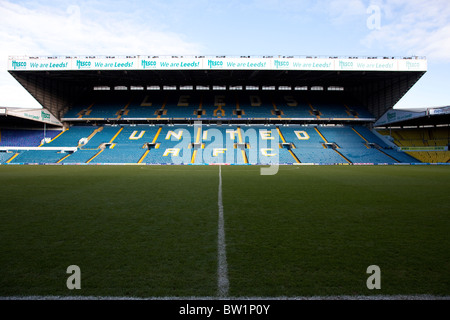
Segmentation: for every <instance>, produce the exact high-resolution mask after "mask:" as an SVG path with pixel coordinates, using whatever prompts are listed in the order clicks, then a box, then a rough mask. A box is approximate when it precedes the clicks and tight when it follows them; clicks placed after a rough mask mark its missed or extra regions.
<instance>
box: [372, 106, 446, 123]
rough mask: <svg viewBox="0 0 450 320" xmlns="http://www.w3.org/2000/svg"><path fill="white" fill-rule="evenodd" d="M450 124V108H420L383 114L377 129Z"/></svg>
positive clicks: (392, 110) (389, 111) (390, 111)
mask: <svg viewBox="0 0 450 320" xmlns="http://www.w3.org/2000/svg"><path fill="white" fill-rule="evenodd" d="M445 124H446V125H449V124H450V106H446V107H436V108H418V109H409V110H400V109H397V110H395V109H391V110H388V111H387V112H386V113H385V114H383V115H382V116H381V117H380V118H379V119H378V121H377V122H375V124H374V126H375V127H393V126H395V127H398V126H400V127H409V126H428V125H432V126H436V125H445Z"/></svg>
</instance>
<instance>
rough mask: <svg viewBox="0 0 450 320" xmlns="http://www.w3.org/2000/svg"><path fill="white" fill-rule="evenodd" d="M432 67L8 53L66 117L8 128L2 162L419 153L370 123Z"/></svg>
mask: <svg viewBox="0 0 450 320" xmlns="http://www.w3.org/2000/svg"><path fill="white" fill-rule="evenodd" d="M426 70H427V60H426V59H425V58H419V57H406V58H395V57H394V58H393V57H381V58H380V57H346V58H340V57H296V56H291V57H288V56H240V57H230V56H83V57H81V56H80V57H60V56H56V57H10V58H9V60H8V71H9V73H10V74H11V75H12V76H13V77H14V78H15V79H16V80H17V81H18V82H19V83H20V84H21V85H22V86H23V87H24V88H25V89H26V90H27V91H28V92H29V93H30V94H31V95H32V96H33V97H35V98H36V100H37V101H38V102H40V103H41V104H42V106H43V107H44V108H45V109H46V110H48V112H49V113H50V114H51V116H52V118H54V119H55V123H56V122H60V123H61V125H62V128H60V130H59V131H58V130H52V134H53V135H51V136H45V137H42V134H41V133H40V132H39V130H25V129H26V128H23V127H22V128H19V129H20V130H17V129H15V131H14V132H10V131H13V130H12V129H2V131H1V133H2V136H1V137H2V139H1V140H0V151H2V157H1V158H0V163H4V164H6V163H7V164H14V163H52V164H56V163H58V164H94V163H95V164H113V163H118V164H213V163H224V164H263V165H264V164H305V163H314V164H358V163H374V164H379V163H383V164H391V163H395V164H398V163H417V162H420V161H419V160H417V159H416V158H414V157H412V156H411V154H407V153H405V152H403V150H401V149H399V148H398V146H396V145H395V144H393V143H392V141H391V140H389V139H387V138H386V137H385V136H384V135H382V134H379V133H378V132H377V131H375V130H374V129H373V125H374V123H375V122H376V121H377V120H379V119H380V117H382V116H383V115H384V114H385V113H386V112H387V111H388V110H390V109H392V107H393V106H394V105H395V104H396V103H397V102H398V101H399V100H400V99H401V98H402V96H403V95H404V94H406V92H408V90H409V89H410V88H411V87H412V86H413V85H414V84H415V83H416V82H417V81H418V80H419V79H420V78H421V77H422V76H423V74H424V73H425V72H426ZM5 113H6V112H5ZM8 130H9V131H8ZM8 136H11V137H16V138H17V137H20V136H22V137H28V138H26V139H25V140H26V141H28V142H25V144H27V145H26V146H24V145H23V143H22V142H17V141H19V140H21V139H16V140H17V141H16V140H14V139H6V138H5V137H8ZM22 140H24V139H22ZM29 141H34V142H33V143H31V142H29ZM36 141H38V143H36ZM24 148H25V149H24Z"/></svg>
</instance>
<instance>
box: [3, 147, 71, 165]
mask: <svg viewBox="0 0 450 320" xmlns="http://www.w3.org/2000/svg"><path fill="white" fill-rule="evenodd" d="M66 155H67V154H66V153H61V152H59V151H50V150H29V151H24V152H21V153H20V154H19V155H18V156H17V157H15V158H14V159H13V160H12V161H11V163H56V162H58V161H59V160H60V159H61V158H63V157H64V156H66Z"/></svg>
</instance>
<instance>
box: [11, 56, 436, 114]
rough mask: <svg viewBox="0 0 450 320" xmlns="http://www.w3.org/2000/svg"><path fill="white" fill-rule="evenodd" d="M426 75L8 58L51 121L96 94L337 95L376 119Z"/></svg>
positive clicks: (206, 59) (252, 60)
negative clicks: (254, 91)
mask: <svg viewBox="0 0 450 320" xmlns="http://www.w3.org/2000/svg"><path fill="white" fill-rule="evenodd" d="M426 70H427V60H426V59H425V58H422V57H404V58H396V57H345V58H340V57H297V56H289V57H288V56H240V57H230V56H82V57H81V56H74V57H69V56H64V57H60V56H55V57H9V60H8V71H9V73H10V74H11V75H12V76H13V77H14V78H15V79H16V80H17V81H18V82H19V83H20V84H21V85H22V86H23V87H24V88H25V89H26V90H27V91H28V92H29V93H30V94H31V95H32V96H33V97H34V98H35V99H36V100H37V101H38V102H39V103H40V104H41V105H42V106H44V107H45V108H47V109H48V110H49V111H50V112H51V113H52V114H53V115H54V116H55V117H56V118H58V119H61V118H62V116H63V115H64V113H65V112H67V110H68V108H69V107H70V106H71V104H72V103H73V102H74V100H75V99H76V98H77V97H79V96H80V95H83V94H86V93H89V92H90V91H91V90H93V88H94V87H101V86H108V87H112V88H114V87H116V86H121V87H127V88H131V87H143V88H147V87H149V86H159V87H160V88H161V89H163V87H164V86H176V88H177V89H179V88H180V87H182V86H186V85H192V86H193V87H194V88H195V86H197V85H201V86H210V87H211V88H212V87H213V86H222V87H225V89H226V90H227V89H229V88H230V87H233V86H244V87H245V86H253V87H259V88H261V87H262V86H273V87H275V88H279V87H283V88H286V87H287V88H291V89H292V90H294V89H295V88H297V87H307V88H311V87H315V86H321V87H323V88H325V89H326V88H329V87H341V88H344V90H345V92H346V93H348V94H350V95H352V96H353V97H354V98H355V99H357V100H358V101H359V102H360V103H362V104H363V105H365V106H366V107H367V108H368V109H369V111H370V112H371V113H372V114H373V115H374V116H375V117H376V118H378V117H380V116H381V115H382V114H384V113H385V112H386V110H389V109H390V108H392V107H393V106H394V105H395V104H396V103H397V102H398V101H399V100H400V99H401V98H402V96H403V95H404V94H405V93H406V92H407V91H408V90H409V89H410V88H411V87H412V86H413V85H414V84H415V83H416V82H417V81H418V80H419V79H420V78H421V77H422V75H423V74H424V73H425V72H426Z"/></svg>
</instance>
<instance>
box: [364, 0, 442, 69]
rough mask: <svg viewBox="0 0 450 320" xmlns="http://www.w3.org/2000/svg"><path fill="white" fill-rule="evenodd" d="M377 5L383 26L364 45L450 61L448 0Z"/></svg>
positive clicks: (407, 0)
mask: <svg viewBox="0 0 450 320" xmlns="http://www.w3.org/2000/svg"><path fill="white" fill-rule="evenodd" d="M377 5H379V7H380V9H381V10H380V11H381V14H382V15H381V25H380V29H378V30H373V31H371V32H370V33H369V34H368V35H367V36H365V37H364V38H363V39H362V41H361V42H362V44H363V45H365V46H366V47H368V48H370V49H373V48H386V49H389V50H392V51H394V52H395V53H397V54H399V55H416V56H426V57H427V58H429V59H432V60H436V61H445V62H450V6H449V3H448V0H434V1H423V0H393V1H385V2H384V1H379V2H378V3H377Z"/></svg>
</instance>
